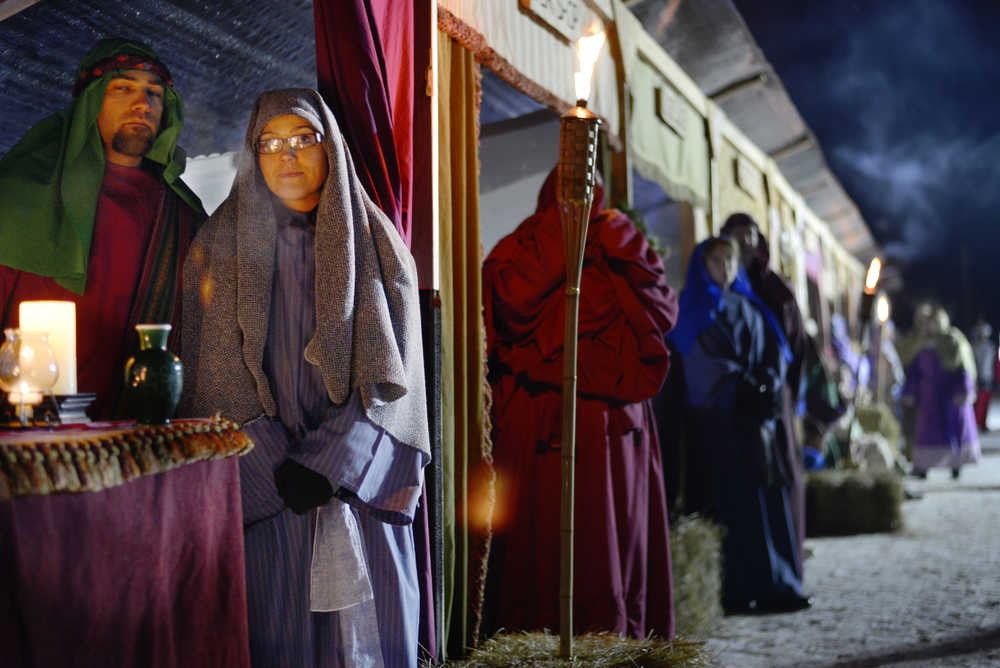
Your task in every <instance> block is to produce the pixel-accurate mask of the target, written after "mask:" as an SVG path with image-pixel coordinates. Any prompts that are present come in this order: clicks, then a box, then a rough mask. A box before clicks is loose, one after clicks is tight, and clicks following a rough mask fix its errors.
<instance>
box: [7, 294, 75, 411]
mask: <svg viewBox="0 0 1000 668" xmlns="http://www.w3.org/2000/svg"><path fill="white" fill-rule="evenodd" d="M19 316H20V323H21V324H20V327H21V329H22V330H24V331H31V332H48V333H49V345H50V346H52V351H53V352H54V353H55V354H56V362H57V363H58V364H59V378H57V379H56V384H55V385H54V386H53V387H52V392H53V393H55V394H76V304H74V303H73V302H56V301H37V302H35V301H32V302H21V305H20V309H19Z"/></svg>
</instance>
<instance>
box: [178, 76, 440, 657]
mask: <svg viewBox="0 0 1000 668" xmlns="http://www.w3.org/2000/svg"><path fill="white" fill-rule="evenodd" d="M184 280H185V283H184V285H185V291H184V308H185V317H184V336H183V344H184V345H183V360H184V366H185V376H186V377H185V381H186V388H187V389H186V392H187V399H186V401H187V404H188V411H189V413H191V414H195V415H210V414H212V413H215V412H216V411H218V412H220V413H221V414H222V415H223V416H224V417H227V418H230V419H232V420H234V421H236V422H238V423H239V424H242V425H243V428H244V429H245V431H246V432H247V433H248V434H249V435H250V437H251V439H252V440H253V441H254V443H255V447H254V449H253V450H252V451H251V452H250V453H249V454H248V455H246V456H245V457H242V458H241V460H240V476H241V485H242V495H243V513H244V529H245V542H246V572H247V600H248V617H249V629H250V654H251V659H252V662H253V665H254V666H278V665H281V666H297V667H326V666H406V667H410V668H412V667H415V666H416V665H417V644H418V643H417V634H418V623H419V591H418V582H417V565H416V553H415V550H414V541H413V529H412V521H413V517H414V512H415V509H416V505H417V500H418V498H419V496H420V492H421V488H422V485H423V467H424V465H425V464H426V463H427V461H428V460H429V451H430V449H429V434H428V427H427V411H426V397H425V388H424V377H423V354H422V349H421V336H420V322H419V310H418V301H417V283H416V267H415V264H414V261H413V258H412V257H411V256H410V254H409V251H408V250H407V249H406V246H405V245H404V244H403V241H402V239H401V238H400V236H399V234H398V232H397V231H396V229H395V227H394V225H393V224H392V222H391V221H390V220H389V219H388V218H387V217H386V215H385V214H384V213H383V212H382V211H381V210H380V209H379V208H378V207H377V206H376V205H375V204H374V203H373V202H372V200H371V198H370V197H369V196H368V195H367V194H366V192H365V190H364V188H363V186H362V184H361V182H360V181H359V179H358V177H357V174H356V172H355V168H354V165H353V163H352V161H351V159H350V154H349V152H348V148H347V145H346V142H345V140H344V137H343V136H342V135H341V133H340V130H339V128H338V125H337V122H336V120H335V119H334V117H333V115H332V113H331V112H330V110H329V108H328V107H327V106H326V104H325V103H324V102H323V100H322V99H321V97H320V96H319V94H318V93H316V92H315V91H312V90H305V89H290V90H279V91H269V92H266V93H263V94H262V95H261V96H260V98H258V100H257V102H256V103H255V105H254V108H253V112H252V114H251V118H250V123H249V127H248V129H247V134H246V140H245V143H244V147H243V152H242V155H241V160H240V165H239V169H238V172H237V176H236V181H235V183H234V184H233V188H232V191H231V192H230V194H229V197H228V198H227V199H226V200H225V201H224V202H223V203H222V205H221V206H220V207H219V209H218V210H217V211H216V212H215V213H214V214H213V215H212V216H211V217H210V218H209V220H208V222H206V224H205V226H204V227H203V228H202V230H201V231H200V232H199V234H198V236H197V237H196V239H195V241H194V243H193V244H192V248H191V253H190V254H189V257H188V262H187V263H186V265H185V269H184Z"/></svg>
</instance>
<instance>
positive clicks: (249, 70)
mask: <svg viewBox="0 0 1000 668" xmlns="http://www.w3.org/2000/svg"><path fill="white" fill-rule="evenodd" d="M24 5H29V6H27V7H26V8H24V9H23V10H22V11H18V12H17V13H14V14H12V15H9V14H10V13H11V12H12V11H14V10H15V9H19V8H20V7H23V6H24ZM5 16H6V18H4V17H5ZM0 19H3V20H0V63H2V65H0V96H2V99H3V123H0V155H2V154H3V153H6V152H7V151H8V150H9V149H10V148H11V146H13V145H14V143H15V142H16V141H17V140H18V139H19V138H20V137H21V136H22V135H23V134H24V133H25V132H26V131H27V130H28V128H30V127H31V126H32V125H33V124H35V123H36V122H38V121H39V120H41V119H42V118H43V117H44V116H46V115H47V114H49V113H51V112H53V111H56V110H57V109H60V108H62V107H64V106H65V105H66V104H67V103H68V102H69V100H70V99H71V95H70V91H71V90H72V87H73V73H74V72H75V70H76V67H77V65H78V64H79V62H80V60H81V59H82V58H83V55H84V54H85V53H86V52H87V51H88V50H89V49H90V47H92V46H93V45H94V44H95V43H96V42H97V41H98V40H99V39H102V38H104V37H124V38H129V39H136V40H139V41H142V42H145V43H147V44H149V45H150V46H151V47H153V49H154V50H156V52H157V53H158V54H159V55H160V58H162V59H163V61H164V62H165V63H166V64H167V67H169V68H170V70H171V73H172V74H173V76H174V80H175V82H176V86H177V89H178V91H179V92H180V94H181V97H182V98H183V99H184V105H185V108H186V118H187V122H186V123H185V127H184V131H183V133H182V134H181V141H180V143H181V145H182V146H184V148H185V149H186V150H187V152H188V154H189V155H199V154H208V153H219V152H224V151H231V150H235V149H237V148H239V147H240V145H241V144H242V140H243V133H244V132H245V131H246V123H247V120H248V118H249V116H250V107H251V106H252V105H253V101H254V100H255V99H256V97H257V95H258V93H260V92H261V91H264V90H268V89H272V88H288V87H293V86H308V87H315V86H316V53H315V50H316V49H315V33H314V30H313V8H312V1H311V0H282V2H253V3H249V2H246V1H245V0H129V1H128V2H121V1H118V0H114V1H108V0H40V1H39V2H37V4H33V5H32V4H30V2H26V1H25V0H6V1H5V2H0Z"/></svg>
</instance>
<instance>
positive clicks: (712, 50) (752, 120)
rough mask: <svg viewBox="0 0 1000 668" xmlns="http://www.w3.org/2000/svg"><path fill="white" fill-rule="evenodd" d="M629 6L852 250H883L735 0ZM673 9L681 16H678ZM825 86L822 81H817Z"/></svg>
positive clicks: (862, 254) (863, 253)
mask: <svg viewBox="0 0 1000 668" xmlns="http://www.w3.org/2000/svg"><path fill="white" fill-rule="evenodd" d="M627 4H628V7H629V9H630V10H631V11H632V12H633V13H634V14H635V15H636V17H637V18H638V19H639V20H640V21H641V22H642V24H643V26H644V27H645V28H646V30H647V32H649V34H650V35H652V36H653V37H654V39H656V41H657V42H658V43H659V44H660V46H661V47H663V49H664V51H666V52H667V53H668V54H669V55H670V57H671V58H673V59H674V60H675V61H676V62H677V64H679V65H680V66H681V68H682V69H683V70H684V71H685V72H687V74H688V75H689V76H690V77H691V78H692V79H694V80H695V82H697V84H698V86H699V87H700V88H701V90H702V91H703V92H704V93H705V94H706V95H708V96H709V97H711V98H712V99H713V100H714V101H715V102H716V103H717V104H718V105H719V106H720V107H721V108H722V110H723V111H724V112H725V113H726V116H728V117H729V119H730V120H731V121H732V122H733V124H734V125H736V126H737V127H738V128H739V129H740V130H741V131H742V132H743V133H744V134H745V135H746V136H747V137H748V138H749V139H750V140H751V141H753V142H754V143H755V144H756V145H757V146H758V147H759V148H760V149H761V150H762V151H764V152H765V153H767V154H768V155H770V156H771V157H772V158H773V159H774V161H775V163H776V164H777V165H778V168H779V169H780V170H781V173H782V174H783V175H784V177H785V179H786V180H787V181H788V183H789V185H791V186H792V187H793V188H795V189H796V190H797V191H798V192H799V194H800V195H802V196H803V198H804V199H805V201H806V203H807V204H808V205H809V207H810V208H811V209H812V210H813V211H814V212H815V213H816V215H817V216H819V217H820V218H821V219H823V220H824V221H826V222H827V223H828V224H829V225H830V230H831V232H833V234H834V236H835V237H836V238H837V239H838V241H840V242H841V243H842V244H843V245H844V246H845V247H846V248H847V249H848V250H849V251H851V253H852V254H854V255H855V256H857V257H858V258H860V259H862V260H864V261H867V260H868V259H869V258H871V257H872V256H873V255H875V254H876V253H877V251H878V249H877V245H876V242H875V240H874V238H873V237H872V235H871V233H870V231H869V230H868V226H867V224H866V223H865V221H864V219H863V218H862V217H861V214H860V213H859V211H858V208H857V206H855V204H854V202H853V201H852V200H851V198H850V197H849V196H848V194H847V193H846V192H845V191H844V189H843V187H842V186H841V185H840V182H839V181H838V179H837V177H836V176H835V175H834V174H833V172H831V171H830V168H829V167H828V166H827V163H826V159H825V158H824V156H823V150H822V148H821V147H820V145H819V143H818V142H817V141H816V137H815V136H814V135H813V133H812V131H811V130H810V129H809V127H808V126H807V125H806V124H805V121H803V120H802V117H801V116H800V115H799V112H798V110H797V109H796V107H795V104H794V103H793V102H792V100H791V99H790V98H789V96H788V93H787V92H786V91H785V87H784V86H783V85H782V83H781V80H780V79H779V78H778V76H777V75H776V74H775V72H774V69H773V68H772V67H771V65H770V63H768V62H767V60H766V59H765V58H764V56H763V54H762V53H761V51H760V49H759V48H758V46H757V43H756V41H755V40H754V38H753V35H752V34H751V33H750V30H749V29H748V28H747V26H746V24H745V23H744V22H743V19H742V18H741V17H740V14H739V12H738V11H737V10H736V8H735V6H734V5H733V3H732V2H731V0H680V2H679V4H678V3H677V2H676V0H632V1H631V2H628V3H627ZM671 11H673V12H674V13H673V14H672V15H671ZM817 85H822V84H821V83H820V82H817Z"/></svg>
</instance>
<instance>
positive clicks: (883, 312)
mask: <svg viewBox="0 0 1000 668" xmlns="http://www.w3.org/2000/svg"><path fill="white" fill-rule="evenodd" d="M875 317H876V318H878V321H879V322H881V323H883V324H885V322H886V321H887V320H888V319H889V298H888V297H886V296H885V295H879V297H878V301H876V302H875Z"/></svg>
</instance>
